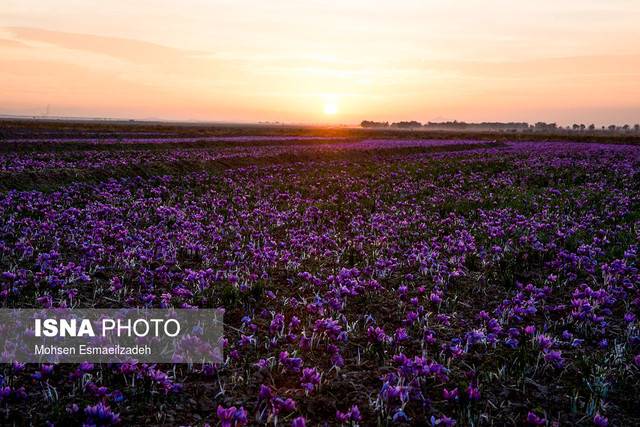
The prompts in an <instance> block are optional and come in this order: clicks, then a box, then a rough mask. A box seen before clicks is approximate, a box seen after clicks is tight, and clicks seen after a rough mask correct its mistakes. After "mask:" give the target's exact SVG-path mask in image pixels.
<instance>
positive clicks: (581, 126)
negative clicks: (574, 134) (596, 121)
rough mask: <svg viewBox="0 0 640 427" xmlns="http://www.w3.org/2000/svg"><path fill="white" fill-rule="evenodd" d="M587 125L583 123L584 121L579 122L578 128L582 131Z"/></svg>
mask: <svg viewBox="0 0 640 427" xmlns="http://www.w3.org/2000/svg"><path fill="white" fill-rule="evenodd" d="M586 128H587V127H586V126H585V125H584V123H580V130H581V131H584V130H585V129H586Z"/></svg>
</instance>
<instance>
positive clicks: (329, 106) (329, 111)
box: [324, 102, 338, 116]
mask: <svg viewBox="0 0 640 427" xmlns="http://www.w3.org/2000/svg"><path fill="white" fill-rule="evenodd" d="M324 113H325V114H326V115H329V116H333V115H335V114H337V113H338V104H336V103H335V102H327V103H325V104H324Z"/></svg>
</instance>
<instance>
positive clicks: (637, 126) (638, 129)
mask: <svg viewBox="0 0 640 427" xmlns="http://www.w3.org/2000/svg"><path fill="white" fill-rule="evenodd" d="M633 130H635V131H636V132H640V125H639V124H636V125H634V126H633Z"/></svg>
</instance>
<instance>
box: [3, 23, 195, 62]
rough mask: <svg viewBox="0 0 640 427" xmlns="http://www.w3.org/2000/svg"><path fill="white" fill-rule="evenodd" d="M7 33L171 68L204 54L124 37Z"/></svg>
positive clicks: (20, 30) (23, 30)
mask: <svg viewBox="0 0 640 427" xmlns="http://www.w3.org/2000/svg"><path fill="white" fill-rule="evenodd" d="M5 30H6V31H8V32H9V33H11V34H12V35H13V36H14V37H15V38H16V39H18V40H23V41H30V42H38V43H45V44H50V45H54V46H57V47H61V48H64V49H72V50H79V51H84V52H89V53H94V54H101V55H107V56H110V57H113V58H117V59H121V60H125V61H128V62H132V63H136V64H171V63H175V62H176V61H185V60H189V59H190V58H194V57H196V56H197V55H199V54H201V52H196V51H190V50H184V49H178V48H173V47H167V46H162V45H159V44H155V43H149V42H145V41H140V40H134V39H128V38H122V37H106V36H97V35H93V34H79V33H66V32H61V31H51V30H43V29H39V28H31V27H6V28H5ZM17 43H20V42H17Z"/></svg>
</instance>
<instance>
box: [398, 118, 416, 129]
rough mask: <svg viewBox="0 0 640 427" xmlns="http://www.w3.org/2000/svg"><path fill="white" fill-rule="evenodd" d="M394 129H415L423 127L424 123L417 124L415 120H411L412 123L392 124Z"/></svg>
mask: <svg viewBox="0 0 640 427" xmlns="http://www.w3.org/2000/svg"><path fill="white" fill-rule="evenodd" d="M391 127H392V128H398V129H415V128H419V127H422V123H420V122H417V121H415V120H411V121H410V122H396V123H392V124H391Z"/></svg>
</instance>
